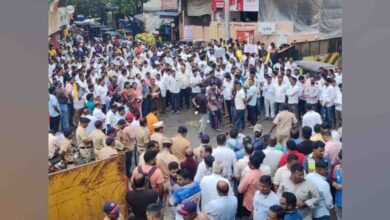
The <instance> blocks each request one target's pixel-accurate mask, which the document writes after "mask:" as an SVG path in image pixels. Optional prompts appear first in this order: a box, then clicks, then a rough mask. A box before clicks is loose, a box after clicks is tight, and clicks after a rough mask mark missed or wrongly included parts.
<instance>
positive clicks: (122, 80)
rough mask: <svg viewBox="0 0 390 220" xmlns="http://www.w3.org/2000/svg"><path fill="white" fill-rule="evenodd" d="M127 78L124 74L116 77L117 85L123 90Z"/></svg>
mask: <svg viewBox="0 0 390 220" xmlns="http://www.w3.org/2000/svg"><path fill="white" fill-rule="evenodd" d="M128 81H129V79H127V77H126V76H123V75H120V76H119V78H118V85H119V87H120V88H121V90H123V89H124V88H125V83H126V82H128Z"/></svg>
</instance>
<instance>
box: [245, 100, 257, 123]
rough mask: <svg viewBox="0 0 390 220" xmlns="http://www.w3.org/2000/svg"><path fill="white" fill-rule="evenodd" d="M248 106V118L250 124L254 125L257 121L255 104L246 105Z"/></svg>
mask: <svg viewBox="0 0 390 220" xmlns="http://www.w3.org/2000/svg"><path fill="white" fill-rule="evenodd" d="M247 108H248V118H249V122H250V123H251V125H255V124H256V122H257V114H256V106H250V105H248V106H247Z"/></svg>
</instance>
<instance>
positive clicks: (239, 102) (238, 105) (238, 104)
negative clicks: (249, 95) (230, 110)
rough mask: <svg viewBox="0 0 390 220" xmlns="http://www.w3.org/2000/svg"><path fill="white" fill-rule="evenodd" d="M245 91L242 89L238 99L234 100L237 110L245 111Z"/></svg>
mask: <svg viewBox="0 0 390 220" xmlns="http://www.w3.org/2000/svg"><path fill="white" fill-rule="evenodd" d="M245 97H246V95H245V91H244V89H243V88H241V89H240V91H238V92H237V94H236V97H235V98H234V103H235V105H236V109H237V110H244V109H245V108H246V107H245V103H244V101H245Z"/></svg>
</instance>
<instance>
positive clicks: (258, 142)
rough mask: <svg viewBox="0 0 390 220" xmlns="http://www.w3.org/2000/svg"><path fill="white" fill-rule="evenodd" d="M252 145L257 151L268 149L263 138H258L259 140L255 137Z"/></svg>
mask: <svg viewBox="0 0 390 220" xmlns="http://www.w3.org/2000/svg"><path fill="white" fill-rule="evenodd" d="M252 144H253V148H254V149H255V150H264V149H265V148H266V147H267V146H265V144H264V137H263V136H262V137H260V138H258V139H257V138H256V137H254V138H253V142H252Z"/></svg>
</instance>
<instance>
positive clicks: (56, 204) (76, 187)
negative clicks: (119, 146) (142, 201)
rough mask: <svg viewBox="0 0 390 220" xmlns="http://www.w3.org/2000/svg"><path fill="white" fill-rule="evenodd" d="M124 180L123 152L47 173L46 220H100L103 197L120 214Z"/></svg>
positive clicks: (123, 196)
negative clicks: (111, 202) (113, 205)
mask: <svg viewBox="0 0 390 220" xmlns="http://www.w3.org/2000/svg"><path fill="white" fill-rule="evenodd" d="M126 180H127V178H126V175H125V158H124V155H123V154H122V155H119V156H117V157H113V158H110V159H107V160H102V161H97V162H93V163H90V164H86V165H83V166H79V167H75V168H72V169H69V170H65V171H61V172H58V173H54V174H51V175H49V219H50V220H57V219H58V220H74V219H78V220H91V219H103V218H104V213H103V210H102V207H103V204H104V202H106V201H107V200H111V201H115V202H117V203H119V204H120V205H121V213H122V214H124V213H125V211H126V210H125V209H126V205H125V204H126V202H125V192H126V190H127V187H126Z"/></svg>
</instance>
